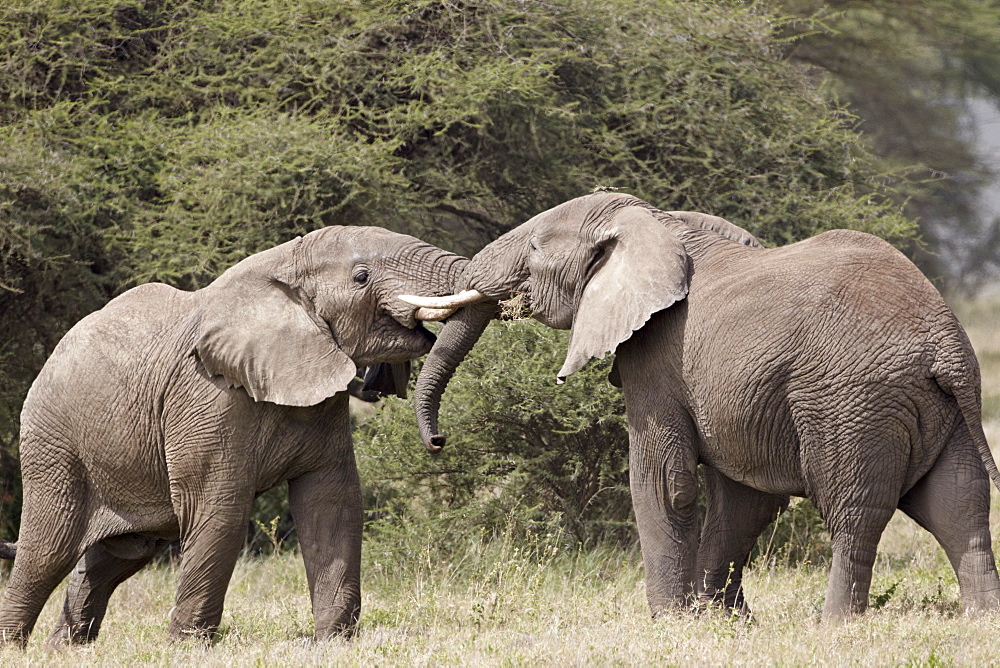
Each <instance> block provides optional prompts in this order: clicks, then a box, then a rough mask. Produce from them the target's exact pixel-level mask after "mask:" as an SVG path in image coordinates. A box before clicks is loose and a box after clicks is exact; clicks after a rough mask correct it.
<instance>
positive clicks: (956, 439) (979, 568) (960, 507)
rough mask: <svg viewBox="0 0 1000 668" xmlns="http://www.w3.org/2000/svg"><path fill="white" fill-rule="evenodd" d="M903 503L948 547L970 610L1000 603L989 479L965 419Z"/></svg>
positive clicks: (907, 509)
mask: <svg viewBox="0 0 1000 668" xmlns="http://www.w3.org/2000/svg"><path fill="white" fill-rule="evenodd" d="M899 508H900V510H902V511H903V512H905V513H906V514H907V515H909V516H910V517H912V518H913V519H914V520H915V521H916V522H917V524H919V525H920V526H922V527H924V528H925V529H927V530H928V531H930V532H931V533H932V534H933V535H934V537H935V538H936V539H937V541H938V542H939V543H940V544H941V547H942V548H944V551H945V554H947V555H948V560H949V561H950V562H951V565H952V568H954V569H955V574H956V575H957V576H958V586H959V588H960V589H961V592H962V604H963V607H964V608H965V610H966V612H975V611H979V610H995V609H996V608H997V607H998V606H1000V579H998V578H997V569H996V562H995V561H994V559H993V549H992V547H991V539H990V525H989V519H990V481H989V478H988V477H987V475H986V470H985V469H984V468H983V466H982V462H981V461H980V458H979V453H978V452H977V451H976V449H975V446H974V445H973V444H972V441H971V439H970V438H969V435H968V431H967V430H966V428H965V426H964V425H960V426H959V428H958V430H957V431H956V433H955V435H954V436H953V437H952V440H951V441H950V442H949V443H948V445H947V446H946V447H945V449H944V450H943V451H942V452H941V455H940V456H939V457H938V459H937V461H936V462H935V463H934V466H933V467H932V468H931V470H930V471H929V472H928V473H927V475H925V476H924V477H923V478H921V479H920V480H919V481H918V482H917V484H916V485H914V486H913V488H912V489H910V491H908V492H907V493H906V494H905V495H904V496H903V498H902V499H900V502H899Z"/></svg>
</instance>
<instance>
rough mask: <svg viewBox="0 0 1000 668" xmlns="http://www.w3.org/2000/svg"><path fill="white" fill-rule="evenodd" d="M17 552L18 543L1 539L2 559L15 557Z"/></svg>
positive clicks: (0, 556) (0, 554)
mask: <svg viewBox="0 0 1000 668" xmlns="http://www.w3.org/2000/svg"><path fill="white" fill-rule="evenodd" d="M16 554H17V543H8V542H7V541H5V540H0V559H13V558H14V556H15V555H16Z"/></svg>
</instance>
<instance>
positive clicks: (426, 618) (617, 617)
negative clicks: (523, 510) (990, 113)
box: [0, 297, 1000, 666]
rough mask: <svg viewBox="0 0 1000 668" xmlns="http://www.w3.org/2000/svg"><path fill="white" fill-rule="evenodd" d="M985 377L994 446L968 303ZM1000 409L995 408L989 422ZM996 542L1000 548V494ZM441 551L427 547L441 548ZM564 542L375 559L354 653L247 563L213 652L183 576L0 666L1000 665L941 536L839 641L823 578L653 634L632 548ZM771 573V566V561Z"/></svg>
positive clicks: (894, 549)
mask: <svg viewBox="0 0 1000 668" xmlns="http://www.w3.org/2000/svg"><path fill="white" fill-rule="evenodd" d="M959 312H960V315H961V317H962V318H963V320H964V321H965V322H966V324H967V326H968V331H969V334H970V337H971V338H972V340H973V343H974V344H975V345H976V347H977V351H978V352H979V353H980V356H981V359H982V366H983V370H984V383H983V384H984V399H985V400H984V404H985V405H986V407H987V410H986V414H987V416H988V422H987V435H988V437H989V439H990V442H991V443H992V444H993V445H994V447H996V446H998V445H1000V413H998V410H1000V299H998V298H996V297H994V298H993V300H992V301H983V302H977V303H973V304H970V305H964V306H963V308H962V309H960V311H959ZM991 406H993V407H997V408H990V407H991ZM994 496H995V498H994V508H993V520H992V525H993V535H994V536H995V537H1000V503H998V501H1000V496H998V495H997V494H995V495H994ZM433 539H434V537H433V536H429V537H427V538H426V540H427V541H432V540H433ZM556 544H557V543H555V542H553V543H551V544H547V543H546V544H541V545H538V546H535V549H532V550H526V549H524V548H523V547H518V546H516V545H515V544H514V543H511V542H509V541H505V540H499V541H496V542H494V543H492V544H490V545H485V546H484V545H479V544H475V545H470V546H469V547H468V549H467V550H466V551H464V552H463V553H462V554H456V555H454V559H453V560H452V561H451V563H445V564H440V563H431V561H430V560H429V559H428V558H426V556H425V555H423V554H422V552H421V550H420V548H419V546H416V547H415V548H414V549H413V554H412V555H411V558H410V559H408V560H404V562H399V561H394V560H393V559H392V558H386V557H385V555H387V554H392V553H398V550H392V551H388V552H385V553H383V552H380V549H379V545H378V543H377V542H375V543H373V542H369V543H368V544H367V545H366V553H365V570H364V584H363V586H364V602H363V614H362V619H361V624H360V628H359V632H358V635H357V637H356V638H355V639H354V640H352V641H339V640H338V641H332V642H325V643H314V642H312V641H311V640H310V635H311V633H312V618H311V614H310V612H309V597H308V594H307V590H306V582H305V574H304V571H303V568H302V565H301V560H300V559H299V558H298V557H297V556H296V555H294V554H285V555H281V556H278V557H273V558H268V559H263V560H245V561H243V562H241V563H240V565H239V566H238V568H237V571H236V574H235V576H234V578H233V582H232V584H231V586H230V590H229V595H228V598H227V605H226V613H225V615H224V617H223V628H222V637H221V639H220V640H219V641H218V642H217V643H216V644H215V645H214V646H211V647H205V646H202V645H198V644H195V643H181V644H173V643H169V642H167V640H166V625H167V616H168V614H169V610H170V606H171V604H172V598H173V590H174V586H175V584H176V576H177V573H176V568H175V567H173V566H169V565H166V566H161V567H159V568H151V569H147V570H145V571H143V572H141V573H139V574H138V575H137V576H135V577H134V578H132V579H131V580H129V581H128V582H126V583H125V584H124V585H122V587H121V588H120V590H119V592H118V593H117V594H116V595H115V597H114V598H113V600H112V602H111V607H110V611H109V614H108V617H107V620H106V622H105V626H104V629H103V632H102V635H101V638H100V639H99V640H98V641H97V642H96V643H95V644H94V645H93V646H91V647H87V648H83V649H76V650H73V651H64V652H61V653H58V654H52V653H50V652H47V651H46V650H45V649H44V648H43V647H42V642H43V640H44V637H45V635H46V634H47V632H48V631H49V630H50V629H51V628H52V625H53V623H54V621H55V617H56V614H57V606H58V603H59V599H60V596H61V594H60V593H57V595H56V596H54V597H53V599H52V600H50V602H49V605H48V606H47V607H46V609H45V611H44V613H43V615H42V618H41V620H40V621H39V627H38V633H36V635H35V636H34V637H33V638H32V640H31V643H30V645H29V647H28V649H27V650H26V652H24V653H21V652H19V651H15V650H10V649H6V650H2V651H0V665H14V664H20V665H29V666H30V665H39V666H41V665H44V666H50V665H80V664H87V665H108V666H118V665H122V664H144V665H175V664H176V665H189V664H198V665H208V666H216V665H217V666H230V665H245V666H256V665H271V664H276V665H331V664H350V665H428V664H433V665H438V664H463V665H469V664H477V665H479V664H485V665H534V664H539V663H547V664H553V663H554V664H628V665H633V664H654V663H655V664H677V665H691V664H698V665H702V664H714V665H722V664H747V665H753V664H760V665H772V664H792V665H801V664H824V665H827V664H833V665H838V664H852V665H869V664H875V665H887V664H892V665H901V664H906V665H945V664H952V663H957V664H965V665H986V664H995V663H997V661H998V658H997V657H998V652H997V638H998V637H1000V614H997V615H991V616H985V617H978V618H968V617H965V616H964V615H962V614H961V613H960V611H959V604H958V587H957V585H956V583H955V577H954V573H953V571H952V570H951V567H950V566H949V565H948V563H947V560H946V559H945V557H944V554H943V553H942V551H941V550H940V548H938V546H937V544H936V543H935V542H934V540H933V539H932V538H931V536H930V535H929V534H928V533H926V532H925V531H923V530H922V529H920V528H919V527H917V526H916V525H915V524H914V523H913V522H912V521H910V520H909V519H907V518H906V517H904V516H902V515H900V514H898V513H897V516H896V517H895V518H894V519H893V520H892V522H891V523H890V525H889V527H888V529H887V530H886V532H885V535H884V536H883V540H882V543H881V545H880V554H879V558H878V561H877V563H876V568H875V579H874V583H873V586H872V601H873V605H874V608H873V609H872V610H870V611H869V612H868V613H866V614H865V615H864V616H862V617H860V618H859V619H857V620H855V621H852V622H850V623H846V624H843V625H840V626H823V625H820V624H819V623H818V618H819V611H820V609H821V607H822V602H823V596H824V591H825V587H826V572H825V565H824V564H800V565H797V566H794V567H791V568H788V567H782V568H763V567H761V568H757V569H751V570H750V571H749V573H748V574H747V578H746V588H747V596H748V599H749V601H750V603H751V605H752V606H753V607H754V609H755V610H756V612H757V619H756V622H755V623H753V624H749V625H748V624H745V623H743V622H741V621H738V620H733V619H731V618H728V617H726V616H725V615H723V614H721V613H702V614H694V613H678V614H675V615H672V616H669V617H667V618H665V619H660V620H657V621H653V620H651V619H649V615H648V610H647V607H646V601H645V594H644V589H643V584H642V574H641V567H640V563H639V559H638V555H637V554H636V552H635V550H631V551H620V550H610V549H603V550H596V551H593V552H588V553H583V554H565V555H564V554H561V553H558V551H557V550H556V549H555V545H556ZM759 563H766V560H762V561H761V562H759Z"/></svg>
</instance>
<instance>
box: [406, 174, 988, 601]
mask: <svg viewBox="0 0 1000 668" xmlns="http://www.w3.org/2000/svg"><path fill="white" fill-rule="evenodd" d="M455 287H456V292H457V291H458V290H465V289H468V288H473V289H477V290H479V291H481V292H482V293H484V295H485V296H486V297H487V298H488V299H486V300H485V301H483V302H481V303H480V304H477V305H474V306H469V307H466V308H465V309H463V310H462V311H460V312H459V313H457V314H456V315H454V316H453V317H452V318H451V319H450V320H449V322H448V324H446V325H445V328H444V330H443V331H442V332H441V333H440V334H439V336H438V341H437V343H436V344H435V347H434V349H433V350H432V352H431V354H430V355H429V356H428V358H427V360H426V361H425V364H424V366H423V368H422V371H421V377H420V379H419V380H418V383H417V390H416V396H415V399H414V401H415V407H416V409H417V413H418V421H419V422H420V427H421V433H422V436H423V438H424V442H425V444H426V445H427V446H428V448H429V449H432V450H433V449H436V448H437V447H440V445H441V444H442V443H443V437H441V436H440V435H439V434H437V433H436V432H437V409H438V405H439V400H440V396H441V392H442V391H443V389H444V386H445V385H446V384H447V381H448V379H449V378H450V376H451V373H452V372H453V371H454V368H455V367H456V366H457V364H458V363H459V362H460V361H461V359H462V357H464V355H465V354H466V352H467V351H468V350H469V348H470V346H471V345H472V344H473V343H474V342H475V340H476V338H477V337H478V336H479V334H481V332H482V330H483V328H484V327H485V326H486V323H487V322H488V321H489V319H490V318H491V317H492V315H493V313H494V312H495V309H496V306H495V305H496V300H502V299H506V298H508V297H510V296H511V295H512V294H514V293H517V292H525V293H527V296H528V299H529V302H530V305H531V308H532V309H533V310H534V317H535V318H537V319H538V320H540V321H541V322H543V323H545V324H547V325H550V326H552V327H555V328H559V329H572V333H571V338H570V343H569V350H568V353H567V357H566V361H565V364H564V365H563V367H562V369H561V370H560V371H559V373H558V375H559V377H561V378H562V377H565V376H568V375H569V374H571V373H573V372H574V371H576V370H578V369H579V368H581V367H582V366H583V365H584V364H586V362H587V361H588V360H589V359H591V358H593V357H596V358H601V357H603V356H604V355H605V354H607V353H609V352H615V351H616V352H617V356H616V358H615V364H614V367H613V371H612V374H611V376H612V378H611V380H612V382H615V383H616V384H620V386H621V387H622V388H623V390H624V394H625V407H626V412H627V415H628V423H629V438H630V455H629V457H630V480H631V489H632V498H633V502H634V506H635V514H636V519H637V522H638V528H639V538H640V543H641V547H642V554H643V561H644V564H645V572H646V589H647V596H648V599H649V604H650V606H651V608H652V611H653V613H654V615H655V614H658V613H659V612H661V611H663V610H665V609H667V608H670V607H675V606H679V605H685V604H688V603H690V601H691V598H692V596H694V595H698V596H700V597H702V598H703V599H706V600H710V601H715V602H719V603H722V604H725V605H727V606H729V607H732V608H735V609H738V610H741V611H743V612H748V609H747V608H746V604H745V602H744V600H743V593H742V587H741V577H742V570H743V566H744V564H745V563H746V560H747V557H748V555H749V552H750V549H751V547H752V546H753V544H754V542H755V540H756V539H757V537H758V535H759V534H760V533H761V532H762V531H763V529H764V528H765V527H766V526H767V525H768V524H769V523H770V522H771V521H772V520H773V519H774V518H775V517H776V515H777V514H778V513H779V512H781V510H783V509H784V508H785V507H786V506H787V504H788V500H789V496H790V495H795V496H805V497H808V498H809V499H811V500H812V502H813V503H814V504H815V505H816V506H817V507H818V508H819V510H820V512H821V514H822V516H823V518H824V521H825V522H826V525H827V527H828V529H829V531H830V535H831V538H832V544H833V563H832V568H831V572H830V580H829V587H828V590H827V596H826V602H825V605H824V608H823V618H824V619H837V618H843V617H846V616H848V615H850V614H852V613H858V612H861V611H863V610H864V609H865V608H866V607H867V604H868V590H869V586H870V583H871V575H872V564H873V562H874V560H875V551H876V546H877V544H878V540H879V537H880V535H881V533H882V530H883V529H884V528H885V526H886V523H887V522H888V521H889V518H890V517H891V516H892V514H893V511H894V510H895V509H896V508H900V509H901V510H903V511H904V512H905V513H907V514H908V515H909V516H910V517H912V518H913V519H914V520H916V521H917V522H918V523H919V524H920V525H921V526H923V527H925V528H926V529H927V530H929V531H930V532H931V533H932V534H933V535H934V536H935V538H936V539H937V540H938V541H939V542H940V544H941V545H942V547H943V548H944V550H945V552H946V553H947V555H948V558H949V560H950V561H951V564H952V566H953V567H954V569H955V572H956V573H957V575H958V582H959V585H960V587H961V593H962V601H963V604H964V606H965V608H966V609H967V610H975V609H987V608H988V609H994V608H996V607H997V604H998V600H1000V582H998V579H997V572H996V567H995V565H994V560H993V554H992V551H991V548H990V534H989V528H988V519H989V518H988V515H989V494H990V488H989V478H988V476H987V472H989V475H990V476H992V478H993V480H994V481H998V478H1000V476H998V475H997V469H996V465H995V463H994V461H993V459H992V457H991V456H990V453H989V449H988V446H987V443H986V439H985V436H984V434H983V430H982V424H981V417H980V407H979V391H980V390H979V385H980V382H979V368H978V364H977V362H976V358H975V355H974V353H973V351H972V348H971V346H970V344H969V341H968V339H967V338H966V335H965V333H964V332H963V330H962V328H961V326H960V325H959V324H958V322H957V321H956V319H955V317H954V315H953V314H952V313H951V311H950V310H949V309H948V307H947V306H946V305H945V303H944V301H943V300H942V299H941V296H940V295H939V294H938V293H937V291H936V290H935V289H934V288H933V287H932V286H931V284H930V283H929V282H928V281H927V280H926V279H925V278H924V277H923V276H922V275H921V274H920V272H919V271H918V270H917V269H916V267H914V266H913V264H911V263H910V262H909V261H908V260H907V259H906V258H905V257H904V256H903V255H902V254H900V253H899V252H897V251H896V250H895V249H893V248H892V247H891V246H890V245H889V244H887V243H885V242H884V241H882V240H880V239H878V238H876V237H873V236H870V235H867V234H863V233H860V232H854V231H849V230H835V231H831V232H826V233H824V234H821V235H819V236H817V237H815V238H813V239H809V240H807V241H803V242H800V243H795V244H792V245H789V246H786V247H783V248H774V249H763V248H761V247H760V246H759V244H758V243H757V242H756V240H755V239H753V237H752V236H751V235H749V234H748V233H746V232H745V231H744V230H741V229H740V228H737V227H735V226H733V225H730V224H729V223H727V222H726V221H724V220H722V219H720V218H715V217H712V216H706V215H704V214H691V213H682V212H675V213H674V214H670V213H666V212H662V211H657V210H656V209H653V208H652V207H650V206H649V205H648V204H646V203H644V202H642V201H640V200H637V199H635V198H633V197H631V196H628V195H624V194H608V193H600V194H594V195H589V196H586V197H581V198H579V199H575V200H572V201H569V202H566V203H564V204H562V205H560V206H557V207H555V208H554V209H551V210H549V211H546V212H544V213H542V214H539V215H538V216H536V217H534V218H532V219H531V220H530V221H528V222H527V223H525V224H523V225H521V226H520V227H518V228H516V229H515V230H513V231H511V232H510V233H508V234H506V235H504V236H502V237H500V238H499V239H497V240H496V241H495V242H494V243H492V244H490V245H489V246H487V247H486V248H484V249H483V250H482V251H481V252H480V253H479V254H478V255H476V256H475V257H474V258H473V259H472V261H471V263H470V264H469V266H468V267H467V268H466V270H465V273H464V274H463V276H462V278H461V280H459V282H458V283H457V284H456V286H455ZM699 464H701V465H702V469H703V476H704V483H705V485H706V492H707V498H708V508H707V513H706V517H705V519H704V523H703V527H702V532H701V537H700V541H699V538H698V535H697V523H696V506H697V503H696V499H697V496H698V494H697V492H698V484H697V478H696V467H697V466H698V465H699ZM730 565H732V569H733V570H732V572H730ZM727 581H728V583H729V584H728V587H727Z"/></svg>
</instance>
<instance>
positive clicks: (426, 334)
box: [413, 322, 437, 346]
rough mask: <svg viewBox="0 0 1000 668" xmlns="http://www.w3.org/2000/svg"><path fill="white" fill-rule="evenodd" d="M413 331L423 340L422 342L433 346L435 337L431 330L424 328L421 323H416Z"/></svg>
mask: <svg viewBox="0 0 1000 668" xmlns="http://www.w3.org/2000/svg"><path fill="white" fill-rule="evenodd" d="M413 330H414V331H415V332H416V333H417V334H419V335H420V336H422V337H423V338H424V341H426V342H427V343H429V344H430V345H432V346H433V345H434V342H435V341H437V337H436V336H434V332H432V331H431V330H429V329H427V328H426V327H424V325H423V323H421V322H418V323H417V326H416V327H414V328H413Z"/></svg>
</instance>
